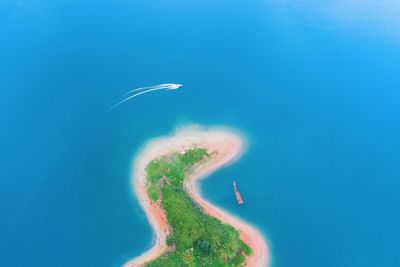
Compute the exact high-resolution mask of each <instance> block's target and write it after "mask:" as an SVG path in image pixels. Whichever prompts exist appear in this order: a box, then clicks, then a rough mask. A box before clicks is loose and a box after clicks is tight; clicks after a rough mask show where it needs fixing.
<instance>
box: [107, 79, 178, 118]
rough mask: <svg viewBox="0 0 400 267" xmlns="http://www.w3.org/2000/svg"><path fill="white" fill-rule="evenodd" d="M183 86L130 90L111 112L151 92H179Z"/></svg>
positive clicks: (168, 84)
mask: <svg viewBox="0 0 400 267" xmlns="http://www.w3.org/2000/svg"><path fill="white" fill-rule="evenodd" d="M182 86H183V85H182V84H179V83H163V84H157V85H153V86H146V87H140V88H136V89H133V90H130V91H129V92H127V93H125V94H123V97H124V98H123V99H122V100H121V101H119V102H118V103H116V104H115V105H113V106H112V107H111V108H110V109H109V111H113V110H114V109H116V108H117V107H118V106H120V105H121V104H123V103H125V102H126V101H129V100H131V99H133V98H135V97H137V96H140V95H144V94H147V93H150V92H154V91H159V90H177V89H179V88H181V87H182Z"/></svg>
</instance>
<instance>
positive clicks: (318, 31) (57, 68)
mask: <svg viewBox="0 0 400 267" xmlns="http://www.w3.org/2000/svg"><path fill="white" fill-rule="evenodd" d="M317 2H318V1H291V2H289V1H247V2H246V3H244V2H242V1H225V0H223V1H219V2H215V1H177V0H175V1H158V0H155V1H98V2H96V3H92V2H90V1H89V2H88V1H63V0H60V1H46V0H42V1H40V0H38V1H3V2H1V3H0V10H1V11H0V36H1V42H0V58H1V61H0V89H1V90H0V123H1V126H0V127H1V131H0V137H1V138H0V148H1V149H0V177H1V186H0V212H1V218H2V219H1V220H0V236H1V238H0V251H1V253H0V266H118V265H120V264H121V263H123V262H124V261H125V260H126V259H128V258H130V257H133V256H135V255H138V254H139V253H141V252H143V251H144V250H146V249H147V248H149V247H150V246H151V241H152V231H151V229H150V227H149V225H148V224H147V222H146V218H145V217H144V214H143V212H142V210H141V209H140V207H139V206H138V203H137V201H136V199H135V196H134V195H133V193H132V192H131V190H130V187H129V178H130V177H129V176H130V170H131V166H132V158H133V157H134V155H135V154H136V153H137V152H138V151H139V150H140V147H141V146H142V145H143V144H144V142H146V140H148V139H149V138H152V137H156V136H159V135H163V134H166V133H169V132H171V131H172V130H173V129H174V128H175V127H176V126H179V125H183V124H190V123H198V124H202V125H206V126H207V125H225V126H229V127H233V128H236V129H238V130H239V131H241V132H242V133H244V134H245V135H246V136H247V139H248V142H249V146H248V149H247V151H246V153H245V154H244V156H243V157H242V158H241V160H240V161H238V162H237V163H235V164H234V165H231V166H229V167H228V168H225V169H222V170H220V171H218V172H216V173H215V174H214V175H212V177H211V178H210V179H208V180H206V181H205V182H204V183H203V192H204V195H205V196H206V197H207V198H209V199H210V200H211V201H213V202H215V203H217V204H218V205H220V206H222V207H223V208H225V209H227V210H229V211H231V212H233V213H235V214H237V215H238V216H241V217H243V218H245V219H246V220H248V221H249V222H251V223H253V224H254V225H256V226H257V227H259V228H260V229H261V230H262V231H263V232H264V233H265V234H266V236H267V237H268V240H269V242H270V246H271V249H272V260H273V266H274V267H293V266H298V267H300V266H301V267H303V266H304V267H312V266H316V267H320V266H324V267H337V266H343V267H347V266H348V267H355V266H360V267H368V266H371V267H372V266H373V267H376V266H382V267H396V266H400V254H399V248H400V243H399V242H400V241H399V240H400V230H399V229H400V228H399V225H400V205H399V203H400V202H399V195H400V194H399V193H400V192H399V190H400V182H399V177H400V164H399V163H400V139H399V136H400V121H399V118H400V108H399V100H400V92H399V88H400V75H399V74H400V73H399V70H400V46H399V45H400V33H399V31H398V30H397V29H399V27H398V26H399V22H400V20H399V19H398V18H399V16H398V15H399V14H397V13H396V10H399V9H398V8H399V6H398V4H396V3H395V2H394V1H387V0H386V1H383V2H382V3H380V4H379V5H378V4H377V3H375V2H374V1H365V2H363V3H359V1H346V3H344V2H343V1H327V2H326V3H324V4H321V3H317ZM159 83H182V84H184V85H185V87H184V88H183V89H182V90H179V91H162V92H161V91H160V92H154V94H148V95H143V96H141V97H138V98H136V99H135V100H134V101H131V102H128V103H126V104H125V105H123V106H121V108H120V109H117V110H115V111H114V112H112V113H108V114H107V113H106V110H107V109H108V108H109V107H110V105H112V104H113V103H115V101H116V99H118V98H119V97H120V95H121V94H123V93H125V92H126V91H128V90H130V89H133V88H136V87H141V86H148V85H153V84H159ZM232 179H235V180H236V181H237V182H238V185H239V187H240V190H241V191H242V194H243V197H244V199H245V201H246V204H245V205H244V206H242V207H237V205H236V204H235V201H234V197H233V194H232V188H231V181H232ZM55 263H56V264H55Z"/></svg>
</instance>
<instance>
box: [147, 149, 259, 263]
mask: <svg viewBox="0 0 400 267" xmlns="http://www.w3.org/2000/svg"><path fill="white" fill-rule="evenodd" d="M211 156H212V154H209V153H208V152H207V150H206V149H204V148H192V149H188V150H186V151H185V152H183V153H172V154H170V155H166V156H164V157H161V158H158V159H155V160H153V161H151V162H150V163H149V164H148V165H147V167H146V172H147V179H148V181H147V193H148V195H149V197H150V199H151V200H152V201H154V202H157V203H158V204H159V205H161V207H162V208H163V209H164V211H165V214H166V217H167V221H168V224H169V226H170V230H171V233H170V235H169V236H168V237H167V240H166V242H167V245H168V252H166V253H165V254H163V255H162V256H160V257H158V258H156V259H154V260H152V261H150V262H148V263H147V264H146V266H148V267H158V266H159V267H161V266H162V267H165V266H171V267H172V266H173V267H176V266H190V267H192V266H243V265H244V263H245V256H246V255H251V254H252V250H251V248H250V247H248V246H247V245H246V244H245V243H244V242H243V241H242V240H241V239H240V238H239V232H238V231H237V230H236V229H234V228H233V227H232V226H231V225H228V224H224V223H222V222H221V221H220V220H218V219H216V218H214V217H211V216H209V215H207V214H206V213H204V212H203V210H202V209H201V208H200V207H199V206H198V205H197V204H196V203H195V202H194V201H193V200H192V198H191V197H190V196H189V195H188V194H187V193H186V191H185V190H184V187H183V181H184V179H185V176H187V175H188V174H189V173H190V171H191V168H192V167H193V166H194V165H196V164H201V163H202V162H204V161H205V160H207V159H208V158H209V157H211Z"/></svg>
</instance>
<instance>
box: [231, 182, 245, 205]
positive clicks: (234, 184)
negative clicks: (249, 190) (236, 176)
mask: <svg viewBox="0 0 400 267" xmlns="http://www.w3.org/2000/svg"><path fill="white" fill-rule="evenodd" d="M233 191H234V192H235V197H236V201H237V203H238V204H239V205H243V203H244V202H243V198H242V195H241V194H240V192H239V190H238V189H237V185H236V182H235V181H233Z"/></svg>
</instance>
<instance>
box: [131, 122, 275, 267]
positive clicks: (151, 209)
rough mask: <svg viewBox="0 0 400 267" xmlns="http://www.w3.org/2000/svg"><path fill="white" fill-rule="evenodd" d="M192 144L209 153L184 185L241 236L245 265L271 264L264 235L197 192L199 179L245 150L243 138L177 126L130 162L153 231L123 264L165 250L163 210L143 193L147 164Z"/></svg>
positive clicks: (138, 263) (137, 262) (134, 263)
mask: <svg viewBox="0 0 400 267" xmlns="http://www.w3.org/2000/svg"><path fill="white" fill-rule="evenodd" d="M193 147H203V148H206V149H207V151H208V152H209V153H212V156H211V157H210V158H209V159H207V160H206V161H204V162H202V163H200V164H197V165H195V166H193V168H192V169H191V170H190V173H188V175H187V177H186V179H185V183H184V187H185V189H186V191H187V193H188V194H189V196H190V197H191V198H192V199H193V200H194V201H195V202H196V203H198V205H199V206H200V207H201V208H202V209H203V210H204V212H205V213H207V214H208V215H210V216H212V217H215V218H218V219H219V220H221V221H222V222H224V223H227V224H230V225H231V226H233V227H234V228H236V229H237V230H238V231H239V233H240V238H241V239H242V240H243V241H244V242H245V243H246V244H247V245H248V246H249V247H250V248H251V249H252V251H253V254H252V255H251V256H248V257H247V258H246V266H249V267H265V266H268V265H269V263H270V253H269V249H268V245H267V242H266V240H265V238H264V237H263V235H262V234H261V233H260V232H259V231H258V230H257V229H256V228H255V227H253V226H251V225H250V224H248V223H246V222H244V221H243V220H241V219H239V218H237V217H235V216H233V215H232V214H230V213H228V212H227V211H224V210H223V209H221V208H219V207H217V206H215V205H213V204H211V203H210V202H208V201H207V200H205V199H204V198H203V197H202V196H201V193H200V190H199V187H198V181H199V180H200V179H203V178H205V177H207V176H208V175H209V174H210V173H212V172H213V171H215V170H216V169H218V168H220V167H222V166H225V165H227V164H230V163H232V162H233V161H234V160H236V159H237V158H238V157H239V156H240V154H241V153H242V152H243V149H244V139H243V138H242V137H240V136H239V135H238V134H236V133H234V132H233V131H230V130H220V129H215V130H201V129H199V128H194V127H185V128H181V129H178V130H177V131H176V132H175V134H174V135H172V136H167V137H161V138H156V139H152V140H150V141H149V142H148V143H147V144H146V145H145V146H144V147H143V149H142V150H141V151H140V153H139V154H138V155H137V157H136V158H135V160H134V163H133V173H132V180H131V181H132V187H133V190H134V191H135V193H136V196H137V198H138V201H139V203H140V205H141V206H142V208H143V210H144V212H145V214H146V217H147V219H148V221H149V223H150V225H151V226H152V228H153V230H154V235H155V236H154V245H153V246H152V248H151V249H149V250H148V251H146V252H144V253H143V254H141V255H140V256H138V257H136V258H134V259H132V260H130V261H128V262H127V263H125V265H124V266H125V267H133V266H135V267H136V266H143V265H144V264H145V263H146V262H148V261H150V260H152V259H155V258H157V257H159V256H161V255H162V254H163V253H165V252H166V251H167V250H168V246H167V245H166V237H167V236H168V234H169V233H170V230H169V226H168V223H167V219H166V216H165V213H164V211H163V209H162V208H161V206H159V205H158V204H156V203H154V202H152V201H150V199H149V197H148V195H147V192H146V171H145V168H146V166H147V164H148V163H149V162H150V161H152V160H153V159H156V158H159V157H161V156H164V155H167V154H170V153H173V152H181V151H185V150H187V149H190V148H193Z"/></svg>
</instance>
